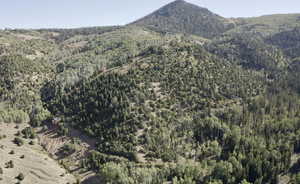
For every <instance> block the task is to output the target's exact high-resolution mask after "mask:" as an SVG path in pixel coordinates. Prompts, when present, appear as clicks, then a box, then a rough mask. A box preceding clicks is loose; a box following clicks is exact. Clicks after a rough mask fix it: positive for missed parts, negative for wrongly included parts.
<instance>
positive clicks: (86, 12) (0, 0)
mask: <svg viewBox="0 0 300 184" xmlns="http://www.w3.org/2000/svg"><path fill="white" fill-rule="evenodd" d="M172 1H173V0H0V28H74V27H89V26H106V25H124V24H127V23H130V22H132V21H134V20H136V19H138V18H141V17H143V16H145V15H147V14H149V13H151V12H153V11H154V10H156V9H158V8H160V7H161V6H163V5H165V4H168V3H170V2H172ZM186 1H187V2H190V3H194V4H196V5H199V6H201V7H205V8H208V9H209V10H211V11H213V12H214V13H217V14H219V15H221V16H223V17H251V16H260V15H266V14H277V13H300V0H186Z"/></svg>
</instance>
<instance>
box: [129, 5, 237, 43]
mask: <svg viewBox="0 0 300 184" xmlns="http://www.w3.org/2000/svg"><path fill="white" fill-rule="evenodd" d="M132 24H134V25H138V26H146V27H149V28H152V29H154V30H158V31H166V32H173V33H174V32H175V33H178V32H179V33H186V34H194V35H198V36H202V37H205V38H211V37H214V36H217V35H219V34H221V33H223V32H225V31H227V30H228V29H231V28H233V27H234V23H233V22H231V21H230V20H227V19H225V18H223V17H221V16H219V15H216V14H214V13H212V12H210V11H209V10H208V9H205V8H201V7H198V6H196V5H193V4H190V3H187V2H185V1H183V0H176V1H174V2H173V3H170V4H168V5H166V6H164V7H162V8H160V9H159V10H157V11H155V12H154V13H152V14H150V15H148V16H146V17H144V18H142V19H140V20H137V21H136V22H133V23H132Z"/></svg>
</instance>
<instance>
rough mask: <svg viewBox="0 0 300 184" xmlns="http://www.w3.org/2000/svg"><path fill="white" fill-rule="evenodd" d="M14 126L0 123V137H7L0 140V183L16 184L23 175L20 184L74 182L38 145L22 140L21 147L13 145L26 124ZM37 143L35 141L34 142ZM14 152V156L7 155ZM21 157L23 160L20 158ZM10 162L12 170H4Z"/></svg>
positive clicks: (61, 183) (63, 183)
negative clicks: (17, 134) (1, 172)
mask: <svg viewBox="0 0 300 184" xmlns="http://www.w3.org/2000/svg"><path fill="white" fill-rule="evenodd" d="M15 126H16V124H13V123H11V124H4V123H0V135H6V136H7V137H6V138H4V139H1V140H0V145H1V148H0V167H1V168H2V169H3V174H2V175H0V177H1V178H2V181H0V183H5V184H13V183H17V179H16V178H15V177H16V176H18V175H19V174H20V173H23V174H24V176H25V179H24V180H23V181H22V184H34V183H36V184H65V183H68V182H69V183H73V182H75V177H74V176H73V175H71V174H68V173H67V172H66V170H65V169H64V168H62V167H61V166H60V165H59V164H58V163H57V162H56V161H55V160H53V159H51V158H50V157H49V156H48V155H47V154H46V153H45V152H44V150H43V148H42V147H41V146H40V145H38V144H35V145H29V144H28V142H29V140H25V139H24V145H23V146H20V147H19V146H17V145H16V144H14V143H13V140H14V138H15V137H16V136H15V134H16V133H17V131H19V130H22V129H23V128H24V127H26V126H27V125H26V124H22V125H19V129H16V128H15ZM34 141H35V142H37V140H34ZM11 150H14V152H15V153H14V154H9V152H10V151H11ZM22 155H24V156H25V158H23V159H22V158H20V157H21V156H22ZM10 160H12V161H13V162H14V168H5V163H6V162H8V161H10Z"/></svg>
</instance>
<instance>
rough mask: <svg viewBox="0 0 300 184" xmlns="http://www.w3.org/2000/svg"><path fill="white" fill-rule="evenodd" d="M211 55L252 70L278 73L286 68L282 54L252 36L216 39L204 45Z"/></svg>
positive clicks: (260, 39)
mask: <svg viewBox="0 0 300 184" xmlns="http://www.w3.org/2000/svg"><path fill="white" fill-rule="evenodd" d="M205 47H206V48H207V49H208V50H209V51H210V52H212V53H214V54H216V55H218V56H219V57H221V58H225V59H227V60H229V61H231V62H234V63H236V64H238V65H241V66H243V67H244V68H250V69H253V70H262V69H263V70H266V71H267V72H270V71H278V70H281V69H284V68H286V67H287V66H288V60H287V58H286V57H285V56H284V54H283V52H282V51H281V50H280V49H278V48H276V47H275V46H272V45H269V44H267V43H265V42H264V40H263V39H262V38H261V37H259V36H257V35H253V34H249V33H243V34H242V33H241V34H234V35H225V36H222V37H218V38H216V39H214V40H213V41H211V42H209V43H208V44H206V45H205Z"/></svg>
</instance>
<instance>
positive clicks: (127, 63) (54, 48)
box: [0, 0, 300, 184]
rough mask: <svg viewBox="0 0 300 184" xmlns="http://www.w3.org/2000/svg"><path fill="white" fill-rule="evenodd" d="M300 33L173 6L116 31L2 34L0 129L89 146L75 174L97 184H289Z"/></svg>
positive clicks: (299, 139) (269, 20)
mask: <svg viewBox="0 0 300 184" xmlns="http://www.w3.org/2000/svg"><path fill="white" fill-rule="evenodd" d="M186 12H188V13H186ZM299 30H300V15H297V14H289V15H274V16H262V17H257V18H248V19H247V18H239V19H226V18H223V17H221V16H219V15H216V14H214V13H212V12H210V11H209V10H207V9H205V8H200V7H197V6H195V5H192V4H189V3H186V2H184V1H182V0H177V1H175V2H173V3H171V4H169V5H166V6H165V7H163V8H161V9H159V10H158V11H156V12H154V13H152V14H150V15H148V16H146V17H144V18H142V19H140V20H138V21H136V22H134V23H132V24H129V25H126V26H113V27H93V28H80V29H42V30H3V31H0V66H1V67H0V75H1V78H0V122H5V123H9V122H17V123H29V124H30V125H31V126H32V127H33V128H35V127H40V126H45V124H47V123H49V122H51V121H52V120H53V119H60V121H59V123H58V126H59V130H60V133H61V135H64V136H68V135H69V131H68V130H69V129H70V128H75V129H77V130H80V131H81V133H82V134H86V135H88V136H90V137H93V138H94V139H96V140H97V144H96V148H95V150H91V151H90V153H89V154H88V155H87V156H86V158H85V159H84V160H81V167H82V168H84V169H86V170H93V171H95V172H96V173H97V174H98V175H99V176H100V177H101V179H102V181H103V183H116V184H139V183H147V184H152V183H153V184H161V183H173V184H250V183H252V184H265V183H269V184H277V183H283V184H288V183H290V184H299V183H300V96H299V95H300V50H299V49H300V45H299V43H298V41H299V38H300V37H299V36H300V31H299ZM24 134H26V135H27V134H28V136H29V134H30V135H31V134H34V133H33V129H29V128H28V129H26V130H24ZM72 149H73V148H72V147H71V146H70V145H66V146H65V150H64V154H66V155H68V154H72Z"/></svg>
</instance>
